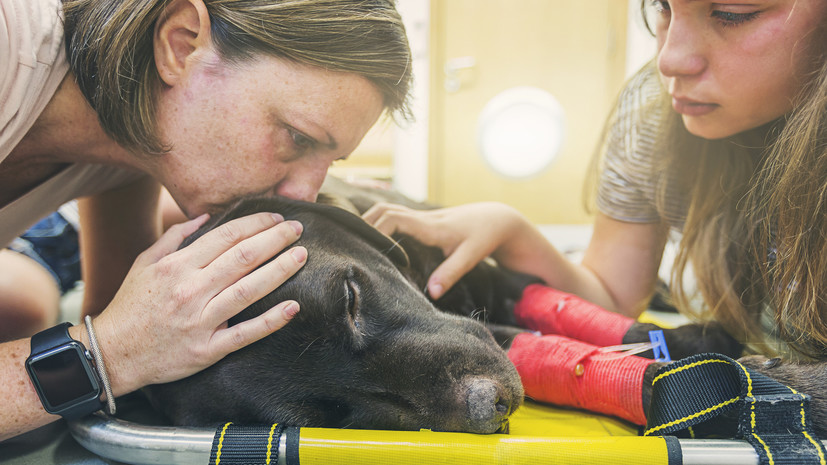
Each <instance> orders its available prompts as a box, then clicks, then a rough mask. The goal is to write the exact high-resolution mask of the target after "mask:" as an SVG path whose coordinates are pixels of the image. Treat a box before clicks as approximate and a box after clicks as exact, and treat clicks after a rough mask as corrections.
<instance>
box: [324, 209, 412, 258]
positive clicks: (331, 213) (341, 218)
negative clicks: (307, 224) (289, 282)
mask: <svg viewBox="0 0 827 465" xmlns="http://www.w3.org/2000/svg"><path fill="white" fill-rule="evenodd" d="M310 205H311V206H309V207H308V208H310V209H312V210H314V211H317V212H319V213H320V214H321V215H322V216H323V217H325V218H327V219H329V220H332V221H335V222H336V223H339V224H341V225H342V226H344V227H346V228H348V229H350V230H351V231H353V232H354V233H356V234H357V235H359V237H362V238H363V239H365V240H366V241H368V243H369V244H370V245H372V246H373V247H374V248H376V249H377V250H379V251H380V252H382V253H383V254H385V255H387V256H388V258H390V259H391V261H392V262H393V264H394V265H396V267H397V268H407V267H408V266H410V260H409V259H408V254H407V253H406V252H405V249H403V248H402V246H401V245H400V244H399V243H398V242H397V241H395V240H393V239H392V238H390V237H389V236H387V235H385V234H383V233H381V232H379V230H378V229H376V228H374V227H373V226H371V225H369V224H368V223H366V222H365V220H363V219H362V217H361V216H359V215H358V214H356V213H352V212H351V211H349V210H344V209H342V208H339V207H337V206H333V205H325V204H321V203H315V204H310Z"/></svg>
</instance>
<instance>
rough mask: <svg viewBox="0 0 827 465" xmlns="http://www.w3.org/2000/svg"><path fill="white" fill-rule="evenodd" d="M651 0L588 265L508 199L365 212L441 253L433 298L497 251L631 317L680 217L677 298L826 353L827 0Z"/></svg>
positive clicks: (611, 137) (736, 327)
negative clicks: (566, 254)
mask: <svg viewBox="0 0 827 465" xmlns="http://www.w3.org/2000/svg"><path fill="white" fill-rule="evenodd" d="M652 3H653V4H654V8H655V10H656V11H655V14H656V16H655V22H654V29H655V31H654V32H655V36H656V38H657V58H656V60H655V61H654V62H653V63H651V64H650V65H649V66H647V67H645V68H644V69H643V70H641V71H640V72H639V73H638V74H637V75H636V76H634V77H633V78H632V79H631V81H630V83H629V84H628V86H627V87H626V89H625V90H624V92H623V93H622V95H621V97H620V99H619V103H618V105H617V107H616V109H615V111H614V114H613V115H612V117H611V118H610V119H609V123H608V128H609V129H608V131H607V137H606V143H605V144H604V145H605V149H604V151H603V152H604V158H603V160H602V163H601V165H602V172H601V175H600V180H599V188H598V196H597V205H598V208H599V213H598V214H597V217H596V220H595V224H594V233H593V236H592V239H591V242H590V244H589V246H588V249H587V251H586V253H585V256H584V259H583V261H582V263H581V264H573V263H570V262H567V261H566V260H565V259H564V258H563V256H562V255H561V254H560V253H559V252H558V251H557V250H555V249H554V248H553V247H552V246H551V245H549V244H548V243H547V242H546V241H545V240H544V239H543V237H542V236H541V235H540V233H539V232H538V231H537V229H536V228H534V227H533V226H531V225H530V224H529V223H528V221H527V220H526V219H525V218H524V217H522V216H521V215H519V214H518V213H517V212H516V211H514V210H513V209H511V208H508V207H506V206H504V205H501V204H493V203H485V204H471V205H465V206H459V207H455V208H449V209H445V210H441V211H432V212H412V211H408V210H405V209H402V208H401V207H397V206H390V205H383V206H377V207H376V208H375V209H373V210H372V211H369V212H366V214H365V217H366V219H368V220H369V221H371V222H373V223H374V224H375V225H376V226H377V227H378V228H379V229H381V230H382V231H384V232H386V233H392V232H394V231H400V232H405V233H409V234H412V235H415V236H417V237H419V238H420V239H422V240H424V241H426V242H428V243H430V244H431V245H437V246H440V247H442V249H443V250H444V251H445V252H446V255H449V257H448V258H447V259H446V261H445V262H444V263H443V264H442V265H441V266H440V267H439V268H438V269H437V270H435V271H434V273H433V274H432V276H431V277H430V281H429V286H428V289H429V291H430V293H431V295H432V296H433V297H439V296H440V295H442V293H444V292H445V290H446V289H447V288H449V287H450V286H451V285H452V284H454V283H455V282H456V281H457V279H458V278H459V277H460V276H461V275H462V274H463V273H464V272H465V271H466V270H468V269H469V268H470V267H471V266H473V264H474V263H476V262H477V261H479V260H481V259H482V258H483V257H485V256H488V255H492V256H493V257H494V258H495V259H496V260H498V261H499V262H500V263H501V264H502V265H505V266H507V267H509V268H513V269H516V270H519V271H523V272H527V273H532V274H535V275H537V276H539V277H541V278H542V279H544V280H545V282H546V283H547V284H548V285H550V286H552V287H555V288H558V289H561V290H564V291H567V292H571V293H575V294H578V295H580V296H581V297H583V298H585V299H587V300H591V301H593V302H595V303H597V304H599V305H601V306H603V307H605V308H607V309H610V310H613V311H615V312H618V313H622V314H625V315H628V316H632V317H637V316H638V315H639V314H640V313H641V311H642V310H643V309H644V306H645V303H646V302H647V301H648V297H649V296H650V295H651V293H652V292H653V290H654V285H655V283H656V280H657V270H658V267H659V265H660V262H661V258H662V254H663V249H664V244H665V243H666V240H667V235H668V233H669V231H670V229H671V228H676V229H679V230H681V231H682V232H683V236H682V242H681V246H680V253H679V256H678V258H677V261H676V263H675V266H674V267H673V270H674V272H673V276H674V279H673V284H674V286H675V288H676V289H675V293H676V294H677V296H678V297H679V298H678V302H679V303H680V304H681V307H682V309H683V310H685V311H689V312H693V313H696V314H697V316H700V317H709V318H715V319H717V320H719V321H720V322H721V323H723V324H724V325H726V327H727V328H728V330H729V331H730V332H731V333H732V334H733V335H736V336H738V337H739V338H740V339H741V340H742V341H744V342H746V343H748V344H750V345H752V347H753V349H756V350H759V351H762V352H765V353H768V354H769V353H773V352H774V347H773V346H772V345H771V344H770V345H768V343H771V342H772V339H774V336H778V337H780V338H781V339H782V340H783V341H784V342H786V343H787V344H789V345H790V346H792V347H793V348H794V349H797V350H798V352H799V353H802V354H805V355H809V356H814V357H817V358H819V359H822V360H823V359H824V358H825V357H827V325H826V324H825V318H827V313H826V312H827V303H826V302H827V244H826V243H825V237H824V231H825V230H827V218H826V217H825V212H826V211H827V210H826V209H825V206H824V196H825V195H827V194H825V189H827V144H826V143H825V139H826V138H827V117H826V116H825V115H827V98H826V97H825V95H827V60H825V55H826V54H827V37H825V30H826V29H827V25H826V24H825V23H827V4H826V3H825V2H823V1H821V0H761V1H758V2H749V3H742V2H713V1H709V0H700V1H698V0H670V1H656V2H652ZM644 8H645V6H644ZM645 13H646V12H645V11H644V14H645ZM492 217H494V218H497V221H496V222H492V221H491V220H490V218H492ZM690 262H691V263H692V267H693V269H694V274H695V276H696V278H697V281H698V287H699V289H700V291H701V294H702V296H703V300H704V306H703V308H701V309H692V308H690V307H689V305H688V298H687V296H686V295H685V294H686V293H685V292H684V290H683V289H682V287H681V282H682V280H681V279H680V277H681V276H683V273H684V271H685V270H687V269H688V267H689V263H690ZM765 315H766V316H769V318H764V316H765ZM768 336H770V337H768Z"/></svg>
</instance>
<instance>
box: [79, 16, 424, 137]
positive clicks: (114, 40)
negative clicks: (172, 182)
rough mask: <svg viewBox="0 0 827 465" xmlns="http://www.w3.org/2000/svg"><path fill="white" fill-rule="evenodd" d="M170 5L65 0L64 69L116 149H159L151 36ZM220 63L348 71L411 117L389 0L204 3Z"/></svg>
mask: <svg viewBox="0 0 827 465" xmlns="http://www.w3.org/2000/svg"><path fill="white" fill-rule="evenodd" d="M168 3H169V2H168V0H63V11H64V17H65V24H64V31H65V37H66V50H67V56H68V57H69V63H70V66H71V69H72V71H73V72H74V74H75V77H76V79H77V82H78V85H79V86H80V89H81V91H82V92H83V95H84V96H85V97H86V99H87V100H88V101H89V103H90V104H91V105H92V108H94V109H95V111H96V112H97V113H98V119H99V120H100V122H101V125H102V126H103V128H104V130H105V131H106V132H107V133H108V134H109V135H110V136H111V137H113V138H114V139H115V140H116V141H117V142H118V143H120V144H121V145H123V146H124V147H126V148H128V149H132V150H136V151H141V152H145V153H159V152H163V151H164V150H165V147H164V144H163V142H162V141H161V140H159V137H158V133H157V128H156V126H155V99H156V92H157V88H158V85H159V83H160V78H159V77H158V72H157V70H156V68H155V61H154V54H153V48H152V40H153V38H152V35H153V29H154V25H155V22H156V21H157V19H158V17H159V16H160V15H161V14H162V12H163V11H164V8H165V6H166V5H167V4H168ZM204 4H205V5H206V7H207V10H208V12H209V15H210V21H211V32H212V40H213V42H214V44H215V45H216V48H217V49H218V51H219V53H220V54H221V55H222V57H223V58H225V59H226V60H227V61H228V63H233V62H236V63H237V62H242V61H244V60H248V59H253V57H254V56H255V55H256V54H260V53H263V54H267V55H271V56H278V57H281V58H286V59H289V60H292V61H294V62H297V63H301V64H305V65H311V66H318V67H322V68H324V69H328V70H333V71H342V72H349V73H356V74H359V75H361V76H364V77H365V78H367V79H368V80H369V81H371V82H372V83H373V84H374V85H375V86H376V87H377V88H378V89H379V91H380V92H381V94H382V95H383V98H384V103H385V106H386V108H387V109H388V110H389V111H390V112H391V113H393V114H395V115H397V116H401V117H402V118H403V119H408V118H409V117H410V110H409V103H408V100H409V96H408V90H409V87H410V84H411V67H410V61H411V56H410V48H409V45H408V41H407V37H406V35H405V28H404V26H403V24H402V20H401V18H400V17H399V14H398V12H397V11H396V9H395V5H394V1H393V0H204Z"/></svg>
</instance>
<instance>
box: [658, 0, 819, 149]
mask: <svg viewBox="0 0 827 465" xmlns="http://www.w3.org/2000/svg"><path fill="white" fill-rule="evenodd" d="M653 3H654V6H655V10H656V14H657V18H656V21H655V24H656V28H655V34H656V37H657V43H658V60H657V64H658V70H659V71H660V75H661V79H662V81H663V84H664V87H665V88H666V89H667V91H668V92H669V95H671V96H672V107H673V108H674V109H675V111H677V112H678V113H680V114H681V116H682V118H683V122H684V124H685V125H686V128H687V129H688V130H689V132H691V133H692V134H695V135H697V136H700V137H704V138H707V139H719V138H723V137H728V136H731V135H734V134H738V133H740V132H743V131H746V130H749V129H752V128H756V127H758V126H761V125H763V124H765V123H768V122H770V121H772V120H774V119H776V118H778V117H779V116H781V115H783V114H785V113H787V112H788V111H790V110H791V109H792V100H793V98H794V97H795V95H796V93H797V91H798V90H799V89H800V86H801V84H802V82H803V79H804V75H805V74H806V72H807V70H808V69H809V67H808V64H807V61H808V56H809V55H810V54H811V53H812V51H811V50H808V47H812V46H817V47H823V45H822V44H820V43H819V40H823V39H819V38H818V36H817V35H816V34H817V33H816V28H817V26H818V25H819V23H820V22H821V21H822V20H823V18H824V15H825V10H827V7H826V6H825V5H827V2H825V1H824V0H721V1H711V0H669V1H655V2H653Z"/></svg>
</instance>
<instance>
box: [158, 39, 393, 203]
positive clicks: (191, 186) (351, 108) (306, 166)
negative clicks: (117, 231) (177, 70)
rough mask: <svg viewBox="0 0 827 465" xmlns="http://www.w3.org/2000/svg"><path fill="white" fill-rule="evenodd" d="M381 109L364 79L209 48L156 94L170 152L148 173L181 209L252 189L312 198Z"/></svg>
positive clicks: (379, 98)
mask: <svg viewBox="0 0 827 465" xmlns="http://www.w3.org/2000/svg"><path fill="white" fill-rule="evenodd" d="M383 108H384V104H383V100H382V96H381V94H380V92H379V91H378V89H377V88H376V87H375V86H374V85H373V84H372V83H371V82H370V81H368V80H367V79H366V78H364V77H362V76H358V75H356V74H350V73H340V72H332V71H326V70H324V69H321V68H316V67H311V66H304V65H299V64H295V63H293V62H289V61H286V60H283V59H279V58H274V57H263V58H261V59H258V60H255V61H251V62H249V63H242V64H238V65H233V64H227V63H226V62H224V61H223V60H222V59H221V58H220V57H219V56H218V55H217V54H215V53H207V54H205V55H203V56H201V57H200V58H199V59H198V60H196V61H195V65H194V66H192V68H190V71H189V72H188V75H187V76H186V79H184V80H183V83H182V84H181V85H176V86H173V87H167V88H165V89H164V90H162V91H161V95H160V99H159V102H158V126H159V128H160V130H161V137H162V140H163V141H164V142H165V143H168V144H170V145H171V151H170V152H169V153H166V154H164V155H162V156H160V157H158V158H157V159H156V161H155V162H153V163H155V164H156V165H155V167H154V169H153V172H154V174H155V175H156V176H157V177H158V179H159V180H160V181H161V182H162V183H163V184H164V186H165V187H166V188H167V189H168V190H169V192H170V194H171V195H172V197H173V198H174V199H175V201H176V202H177V203H178V204H179V205H180V206H181V208H182V209H183V210H184V212H185V213H186V214H187V215H188V216H190V217H193V216H196V215H199V214H201V213H204V212H212V211H215V210H218V209H220V208H222V207H223V206H225V205H226V204H228V203H230V202H231V201H233V200H235V199H236V198H238V197H240V196H244V195H249V194H279V195H283V196H286V197H290V198H294V199H300V200H308V201H313V200H315V199H316V194H317V193H318V191H319V188H320V186H321V184H322V181H323V180H324V177H325V174H326V172H327V169H328V168H329V167H330V165H331V163H333V162H334V161H336V160H341V159H344V158H346V157H347V156H348V155H349V154H350V153H351V152H352V151H353V150H354V149H355V148H356V146H357V145H358V144H359V141H360V140H361V139H362V138H363V137H364V135H365V133H366V132H367V131H368V129H370V127H371V126H372V125H373V124H374V123H375V122H376V120H377V119H378V118H379V116H380V114H381V113H382V110H383Z"/></svg>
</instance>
